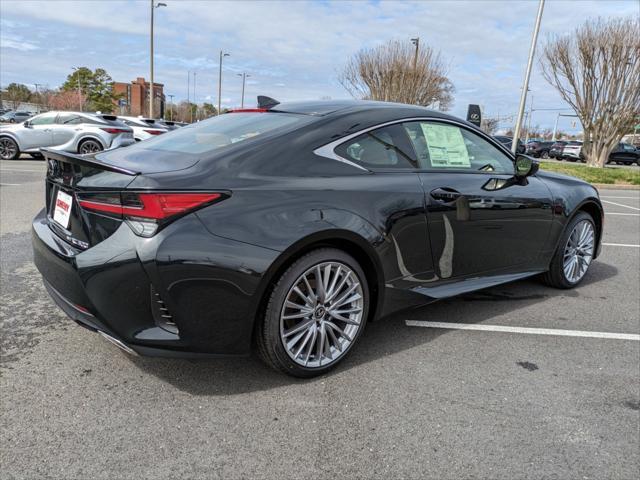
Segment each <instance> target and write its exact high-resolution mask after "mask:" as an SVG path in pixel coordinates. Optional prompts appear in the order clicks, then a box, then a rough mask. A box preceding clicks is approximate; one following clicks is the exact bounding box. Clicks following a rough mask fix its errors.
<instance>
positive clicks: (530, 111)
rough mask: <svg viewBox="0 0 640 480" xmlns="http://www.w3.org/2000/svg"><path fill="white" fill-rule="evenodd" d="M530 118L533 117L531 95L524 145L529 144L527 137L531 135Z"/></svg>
mask: <svg viewBox="0 0 640 480" xmlns="http://www.w3.org/2000/svg"><path fill="white" fill-rule="evenodd" d="M529 91H531V90H529ZM531 117H533V93H532V94H531V101H530V102H529V118H527V134H526V136H525V137H524V143H525V145H526V144H527V143H529V135H531Z"/></svg>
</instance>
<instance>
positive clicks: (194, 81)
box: [189, 72, 198, 123]
mask: <svg viewBox="0 0 640 480" xmlns="http://www.w3.org/2000/svg"><path fill="white" fill-rule="evenodd" d="M197 74H198V73H197V72H193V103H194V104H195V106H196V120H198V101H197V100H196V75H197ZM189 109H190V110H191V123H193V108H191V105H189Z"/></svg>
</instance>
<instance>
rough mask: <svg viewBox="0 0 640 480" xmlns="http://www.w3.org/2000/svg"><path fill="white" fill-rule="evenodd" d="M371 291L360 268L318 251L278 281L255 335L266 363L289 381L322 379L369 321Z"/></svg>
mask: <svg viewBox="0 0 640 480" xmlns="http://www.w3.org/2000/svg"><path fill="white" fill-rule="evenodd" d="M368 307H369V287H368V284H367V279H366V277H365V275H364V272H363V271H362V268H361V267H360V265H359V264H358V262H357V261H356V260H355V259H354V258H353V257H351V256H350V255H348V254H347V253H345V252H343V251H341V250H337V249H333V248H321V249H318V250H314V251H312V252H310V253H308V254H306V255H304V256H303V257H301V258H299V259H298V260H296V261H295V262H294V263H293V265H291V267H289V269H288V270H287V271H286V272H285V273H284V274H282V276H281V277H280V278H279V279H278V281H277V284H276V286H275V287H274V290H273V292H272V294H271V297H270V299H269V303H268V306H267V310H266V313H265V317H264V321H263V322H262V323H261V324H260V325H259V328H258V331H257V337H256V338H257V344H258V352H259V354H260V356H261V357H262V360H263V361H264V362H265V363H267V364H268V365H270V366H271V367H273V368H275V369H276V370H280V371H282V372H284V373H287V374H289V375H293V376H296V377H313V376H316V375H321V374H323V373H325V372H326V371H328V370H330V369H331V368H333V367H335V366H336V365H337V364H338V363H339V362H341V361H342V360H343V359H344V358H345V357H346V355H347V354H348V352H349V351H350V350H351V348H352V347H353V345H354V344H355V343H356V341H357V340H358V338H359V337H360V335H361V334H362V331H363V330H364V326H365V323H366V319H367V313H368Z"/></svg>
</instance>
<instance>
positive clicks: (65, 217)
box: [53, 190, 73, 228]
mask: <svg viewBox="0 0 640 480" xmlns="http://www.w3.org/2000/svg"><path fill="white" fill-rule="evenodd" d="M72 203H73V197H71V195H68V194H66V193H64V192H63V191H62V190H59V191H58V196H57V197H56V206H55V208H54V209H53V219H54V220H55V221H56V222H57V223H59V224H60V225H62V226H63V227H64V228H67V227H69V218H70V217H71V205H72Z"/></svg>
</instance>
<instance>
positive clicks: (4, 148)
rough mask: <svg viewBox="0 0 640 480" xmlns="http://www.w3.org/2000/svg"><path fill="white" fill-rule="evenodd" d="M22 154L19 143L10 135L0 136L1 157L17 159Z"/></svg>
mask: <svg viewBox="0 0 640 480" xmlns="http://www.w3.org/2000/svg"><path fill="white" fill-rule="evenodd" d="M19 156H20V149H19V148H18V144H17V143H16V142H15V140H13V139H12V138H9V137H2V138H0V158H1V159H2V160H15V159H16V158H18V157H19Z"/></svg>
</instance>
